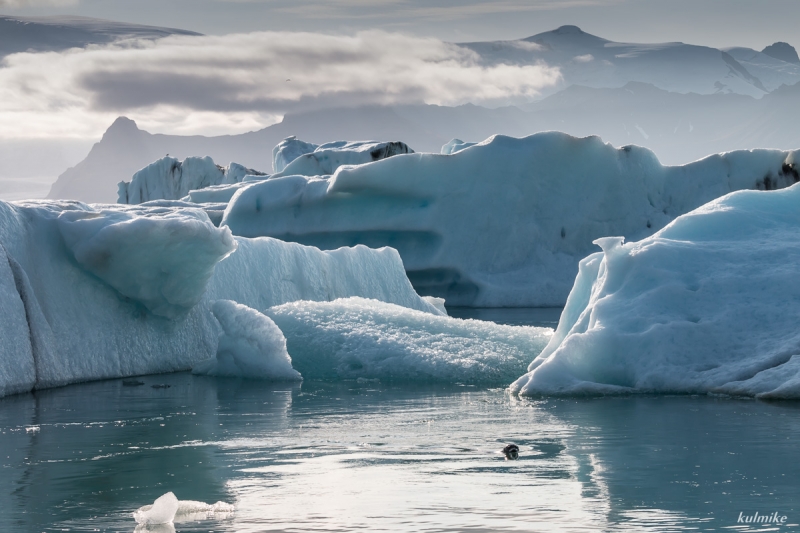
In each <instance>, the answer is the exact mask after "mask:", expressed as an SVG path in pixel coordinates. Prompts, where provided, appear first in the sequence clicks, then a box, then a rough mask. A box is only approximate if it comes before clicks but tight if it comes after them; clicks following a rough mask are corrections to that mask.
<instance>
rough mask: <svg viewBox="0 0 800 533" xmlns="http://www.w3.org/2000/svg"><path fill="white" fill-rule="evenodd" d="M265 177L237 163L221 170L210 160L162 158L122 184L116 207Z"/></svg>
mask: <svg viewBox="0 0 800 533" xmlns="http://www.w3.org/2000/svg"><path fill="white" fill-rule="evenodd" d="M248 175H255V176H259V177H263V176H265V174H264V173H262V172H259V171H257V170H253V169H250V168H246V167H244V166H242V165H240V164H238V163H231V164H230V165H228V166H227V167H221V166H219V165H217V164H215V163H214V160H213V159H211V158H210V157H187V158H186V159H184V160H183V161H179V160H177V159H176V158H174V157H169V156H167V157H162V158H161V159H159V160H158V161H155V162H153V163H151V164H149V165H147V166H146V167H144V168H143V169H141V170H140V171H138V172H137V173H136V174H134V175H133V178H131V181H129V182H128V181H121V182H120V183H119V186H118V191H117V195H118V199H117V203H120V204H141V203H144V202H148V201H150V200H178V199H180V198H183V197H185V196H186V195H188V194H189V191H192V190H195V189H204V188H206V187H210V186H213V185H226V184H231V183H240V182H241V181H242V180H243V179H244V177H245V176H248Z"/></svg>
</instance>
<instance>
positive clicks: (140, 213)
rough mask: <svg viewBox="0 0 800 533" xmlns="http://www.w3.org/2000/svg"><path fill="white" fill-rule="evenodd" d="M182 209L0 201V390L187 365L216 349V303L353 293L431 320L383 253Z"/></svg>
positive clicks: (263, 303)
mask: <svg viewBox="0 0 800 533" xmlns="http://www.w3.org/2000/svg"><path fill="white" fill-rule="evenodd" d="M158 203H159V202H153V203H151V204H158ZM188 205H190V206H191V207H187V205H185V203H183V202H163V203H162V204H161V205H150V204H148V205H139V206H125V205H98V206H94V207H93V206H88V205H86V204H82V203H80V202H66V201H61V202H58V201H30V202H21V203H6V202H0V243H1V244H2V247H0V307H2V312H3V316H4V318H3V321H2V325H0V334H2V341H3V342H2V343H0V394H11V393H15V392H23V391H27V390H31V389H34V388H35V389H41V388H47V387H54V386H60V385H66V384H68V383H75V382H80V381H88V380H95V379H105V378H115V377H127V376H134V375H143V374H153V373H162V372H172V371H179V370H188V369H190V368H192V367H193V366H195V365H196V364H197V363H199V362H200V361H203V360H207V359H210V358H212V357H214V356H215V354H216V353H217V348H218V336H219V332H220V326H219V324H218V322H217V320H216V319H215V318H214V316H213V315H212V313H211V305H212V302H214V301H216V300H233V301H235V302H238V303H240V304H242V305H245V306H248V307H250V308H253V309H256V310H264V309H268V308H270V307H272V306H275V305H279V304H283V303H286V302H290V301H295V300H301V299H305V300H334V299H337V298H343V297H348V296H361V297H366V298H375V299H378V300H383V301H387V302H391V303H394V304H397V305H401V306H408V307H410V308H412V309H416V310H419V311H425V312H428V313H433V314H437V315H438V314H439V313H440V311H438V310H437V308H436V307H435V305H434V304H432V303H429V302H427V301H425V300H423V299H422V298H420V297H419V296H418V295H417V294H416V292H414V289H413V288H412V286H411V284H410V282H409V281H408V279H407V277H406V275H405V272H404V269H403V264H402V261H401V259H400V256H399V255H398V253H397V252H396V251H395V250H392V249H389V248H384V249H379V250H371V249H368V248H366V247H364V246H358V247H355V248H344V249H340V250H334V251H330V252H324V251H320V250H318V249H315V248H311V247H307V246H302V245H298V244H295V243H287V242H281V241H278V240H275V239H271V238H266V237H265V238H255V239H249V238H242V237H233V236H232V235H231V234H230V231H229V230H228V229H227V228H224V227H223V228H217V227H216V226H214V224H213V223H212V222H211V220H210V219H209V218H208V216H207V215H206V213H205V211H203V210H202V209H199V208H198V206H197V205H192V204H188Z"/></svg>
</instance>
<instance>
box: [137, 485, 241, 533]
mask: <svg viewBox="0 0 800 533" xmlns="http://www.w3.org/2000/svg"><path fill="white" fill-rule="evenodd" d="M234 511H235V507H234V506H233V505H231V504H229V503H225V502H217V503H215V504H207V503H204V502H198V501H193V500H178V498H177V497H176V496H175V494H173V493H172V492H168V493H166V494H164V495H163V496H161V497H159V498H158V499H157V500H156V501H155V502H153V504H152V505H145V506H143V507H140V508H139V509H137V510H136V511H134V512H133V518H134V520H136V523H137V524H139V526H144V527H143V528H140V527H137V531H161V530H160V529H158V528H157V527H156V528H154V527H152V526H165V525H166V526H168V525H171V524H172V523H173V522H176V523H180V522H189V521H194V520H202V519H207V518H224V516H225V515H230V514H231V513H233V512H234ZM220 515H223V516H220ZM148 526H150V527H148ZM167 530H169V529H167Z"/></svg>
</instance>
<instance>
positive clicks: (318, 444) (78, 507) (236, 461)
mask: <svg viewBox="0 0 800 533" xmlns="http://www.w3.org/2000/svg"><path fill="white" fill-rule="evenodd" d="M140 381H142V382H144V385H141V386H136V387H131V386H124V385H123V381H122V380H111V381H104V382H97V383H89V384H83V385H75V386H70V387H64V388H61V389H54V390H46V391H39V392H36V393H35V394H26V395H19V396H13V397H8V398H4V399H0V479H2V483H0V531H3V532H6V531H12V532H16V531H20V532H29V531H30V532H39V531H48V532H49V531H134V528H135V527H136V524H135V523H134V521H133V519H132V518H131V512H132V511H133V510H135V509H136V508H138V507H139V506H141V505H145V504H148V503H152V501H153V500H154V499H155V498H157V497H158V496H160V495H162V494H164V493H165V492H167V491H172V492H174V493H175V494H176V495H177V496H178V498H180V499H191V500H202V501H206V502H209V503H213V502H215V501H218V500H222V501H225V502H230V503H234V504H235V505H236V508H237V510H236V512H235V513H234V514H233V515H230V516H217V517H213V518H203V517H194V518H201V519H196V520H193V521H187V522H182V523H177V524H175V526H174V529H172V528H171V527H162V528H161V529H155V528H154V529H152V530H153V531H167V532H169V531H182V532H223V531H224V532H228V531H231V532H232V531H247V532H249V531H432V532H433V531H435V532H445V531H470V532H482V531H487V532H488V531H553V532H557V531H682V530H693V531H697V530H700V531H737V530H742V531H746V530H758V531H797V530H800V526H798V522H800V481H799V480H800V462H798V459H799V458H800V446H798V442H800V439H799V437H800V405H798V404H795V403H765V402H756V401H751V400H734V399H727V398H709V397H688V396H673V397H653V396H651V397H638V398H595V399H533V400H524V399H523V400H521V399H518V398H515V397H513V396H510V395H508V394H507V393H506V392H505V391H503V390H485V389H478V388H474V387H469V386H458V385H452V386H444V387H443V386H420V385H408V384H397V383H395V384H391V383H380V382H361V383H359V382H342V383H319V382H317V383H315V382H306V383H303V384H302V385H301V386H276V385H269V384H264V383H257V382H244V381H235V380H214V379H211V378H199V377H195V376H191V375H189V374H186V373H182V374H169V375H160V376H147V377H143V378H140ZM161 384H165V385H170V387H169V388H153V387H152V385H161ZM510 442H513V443H516V444H518V445H519V447H520V457H519V460H516V461H509V460H506V459H505V457H504V456H503V455H502V454H501V453H500V449H501V448H502V447H503V446H504V445H505V444H506V443H510ZM740 512H741V513H743V515H745V516H746V515H752V514H754V513H755V512H758V513H759V514H770V513H774V512H778V513H779V514H780V515H781V516H786V517H787V521H786V523H785V524H784V525H783V526H780V527H772V528H764V527H754V526H749V525H747V524H741V523H737V519H738V517H739V513H740Z"/></svg>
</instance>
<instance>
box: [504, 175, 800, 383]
mask: <svg viewBox="0 0 800 533" xmlns="http://www.w3.org/2000/svg"><path fill="white" fill-rule="evenodd" d="M597 244H598V245H599V246H600V247H601V248H602V249H603V251H602V252H598V253H595V254H592V255H590V256H589V257H587V258H586V259H584V260H583V261H582V262H581V264H580V273H579V274H578V277H577V279H576V280H575V285H574V287H573V289H572V292H571V293H570V295H569V299H568V300H567V305H566V307H565V308H564V311H563V314H562V316H561V321H560V323H559V325H558V329H557V331H556V333H555V335H554V336H553V338H552V339H551V341H550V343H549V344H548V346H547V348H545V349H544V350H543V351H542V353H541V354H540V355H539V356H538V357H537V358H536V359H535V360H534V361H533V362H532V363H531V365H530V367H529V372H528V373H527V374H525V375H524V376H523V377H521V378H519V379H518V380H517V381H516V382H515V383H514V384H513V385H512V386H511V389H512V390H513V391H515V392H519V393H520V394H524V395H540V394H547V395H552V394H565V395H566V394H569V395H572V394H620V393H641V392H660V393H664V392H667V393H723V394H731V395H744V396H755V397H759V398H800V328H798V325H797V322H798V316H800V283H798V279H800V185H795V186H793V187H790V188H788V189H784V190H781V191H771V192H760V191H740V192H735V193H732V194H729V195H727V196H725V197H723V198H720V199H717V200H715V201H712V202H710V203H708V204H706V205H705V206H703V207H701V208H699V209H696V210H694V211H692V212H691V213H688V214H686V215H683V216H681V217H679V218H677V219H676V220H674V221H673V222H672V223H671V224H669V225H668V226H667V227H665V228H664V229H662V230H661V231H659V232H657V233H656V234H655V235H653V236H651V237H649V238H646V239H643V240H641V241H639V242H631V243H624V242H623V239H622V238H620V237H607V238H604V239H600V240H598V241H597Z"/></svg>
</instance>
